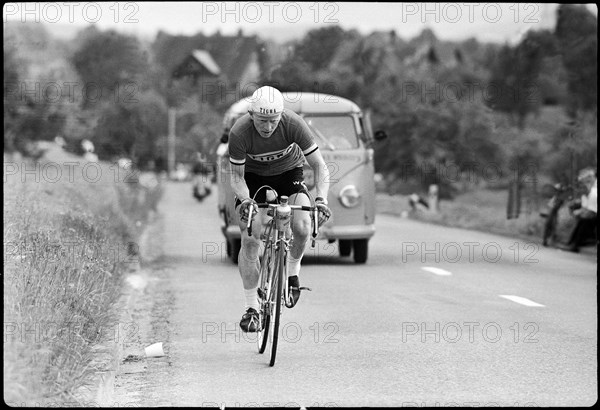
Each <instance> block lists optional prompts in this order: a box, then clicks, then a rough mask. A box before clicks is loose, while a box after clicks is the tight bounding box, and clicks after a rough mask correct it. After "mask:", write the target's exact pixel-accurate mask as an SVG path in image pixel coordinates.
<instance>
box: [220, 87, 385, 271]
mask: <svg viewBox="0 0 600 410" xmlns="http://www.w3.org/2000/svg"><path fill="white" fill-rule="evenodd" d="M283 97H284V105H285V107H286V108H289V109H290V110H292V111H294V112H296V113H297V114H299V115H300V116H301V117H302V118H303V119H304V121H306V123H307V124H308V126H309V127H310V129H311V130H312V131H313V134H314V137H315V140H316V142H317V144H318V145H319V149H320V150H321V153H322V155H323V158H324V159H325V162H326V164H327V166H328V168H329V173H330V180H329V196H328V202H329V204H328V205H329V207H330V209H331V211H332V217H331V218H330V220H329V221H327V223H325V224H324V225H323V226H322V227H320V230H319V236H318V238H317V239H318V240H325V241H328V242H329V243H330V244H331V243H334V242H337V243H338V250H337V251H336V252H339V255H340V256H350V255H352V256H353V258H354V261H355V262H356V263H365V262H366V261H367V257H368V249H369V246H368V244H369V239H371V237H372V236H373V235H374V234H375V181H374V172H375V171H374V164H373V148H372V145H373V144H374V141H375V140H379V139H383V138H385V137H386V135H385V132H383V131H378V132H377V133H375V135H374V134H373V132H372V129H371V124H370V121H369V116H368V115H367V114H366V113H365V112H363V111H362V110H361V109H360V107H358V105H356V104H355V103H354V102H352V101H350V100H348V99H345V98H342V97H338V96H335V95H329V94H319V93H308V92H287V93H283ZM249 107H250V102H249V100H248V99H243V100H240V101H238V102H236V103H234V104H233V105H232V106H231V107H230V108H229V109H228V110H227V112H226V113H225V116H224V119H223V136H222V137H221V144H220V145H219V147H218V149H217V157H218V166H217V172H218V175H217V187H218V210H219V214H220V216H221V218H222V231H223V234H224V236H225V239H226V248H227V255H228V256H229V257H230V258H231V259H232V261H233V262H235V263H237V256H238V253H239V250H240V246H241V239H240V228H239V225H238V220H239V219H238V215H237V213H236V212H235V209H234V194H233V191H232V189H231V185H230V182H231V171H230V168H229V155H228V147H227V141H228V137H229V130H230V129H231V127H232V126H233V124H234V123H235V121H236V120H237V119H238V118H240V117H241V116H242V115H244V114H246V113H247V112H248V109H249ZM304 181H305V183H306V185H307V186H308V188H309V190H310V193H311V194H312V195H313V198H314V196H315V178H314V172H313V170H312V168H311V167H310V166H309V165H308V163H307V162H306V161H305V164H304ZM308 242H309V243H310V242H311V241H310V240H309V241H308ZM328 249H333V248H332V247H331V246H329V247H328Z"/></svg>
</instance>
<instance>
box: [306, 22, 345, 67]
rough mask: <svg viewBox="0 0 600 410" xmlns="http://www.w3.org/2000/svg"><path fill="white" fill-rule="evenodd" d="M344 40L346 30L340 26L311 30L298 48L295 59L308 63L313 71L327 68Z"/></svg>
mask: <svg viewBox="0 0 600 410" xmlns="http://www.w3.org/2000/svg"><path fill="white" fill-rule="evenodd" d="M343 38H344V30H343V29H342V28H341V27H339V26H333V27H325V28H319V29H316V30H311V31H309V32H308V33H307V34H306V36H305V37H304V38H303V39H302V41H300V43H299V44H298V45H297V46H296V49H295V50H294V58H295V59H297V60H300V61H304V62H306V63H307V64H308V65H309V66H310V67H311V68H312V69H313V70H321V69H323V68H326V67H327V66H328V65H329V62H330V61H331V59H332V58H333V56H334V55H335V52H336V50H337V48H338V47H339V45H340V43H341V42H342V40H343Z"/></svg>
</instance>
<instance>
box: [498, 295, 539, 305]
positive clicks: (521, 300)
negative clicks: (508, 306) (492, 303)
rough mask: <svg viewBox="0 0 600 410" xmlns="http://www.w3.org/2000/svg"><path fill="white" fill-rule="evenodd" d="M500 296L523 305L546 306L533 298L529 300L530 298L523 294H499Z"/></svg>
mask: <svg viewBox="0 0 600 410" xmlns="http://www.w3.org/2000/svg"><path fill="white" fill-rule="evenodd" d="M498 296H500V297H501V298H505V299H508V300H512V301H513V302H515V303H520V304H521V305H525V306H532V307H544V305H540V304H539V303H536V302H534V301H533V300H529V299H527V298H523V297H521V296H514V295H498Z"/></svg>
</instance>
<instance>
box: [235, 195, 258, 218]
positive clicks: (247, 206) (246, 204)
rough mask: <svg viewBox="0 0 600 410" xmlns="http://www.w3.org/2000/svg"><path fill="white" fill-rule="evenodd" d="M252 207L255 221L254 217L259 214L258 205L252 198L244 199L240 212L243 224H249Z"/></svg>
mask: <svg viewBox="0 0 600 410" xmlns="http://www.w3.org/2000/svg"><path fill="white" fill-rule="evenodd" d="M250 206H252V207H253V208H254V209H253V211H252V220H254V217H255V216H256V214H257V212H258V205H257V203H256V201H255V200H253V199H251V198H246V199H244V200H243V201H242V204H241V205H240V208H239V210H238V213H239V215H240V219H241V221H242V222H243V223H248V214H249V210H250Z"/></svg>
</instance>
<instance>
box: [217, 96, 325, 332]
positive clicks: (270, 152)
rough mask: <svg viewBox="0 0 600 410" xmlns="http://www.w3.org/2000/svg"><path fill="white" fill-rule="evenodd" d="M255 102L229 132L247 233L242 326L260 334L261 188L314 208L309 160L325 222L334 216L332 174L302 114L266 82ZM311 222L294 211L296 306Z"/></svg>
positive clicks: (291, 278) (291, 265)
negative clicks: (307, 181) (250, 219)
mask: <svg viewBox="0 0 600 410" xmlns="http://www.w3.org/2000/svg"><path fill="white" fill-rule="evenodd" d="M250 102H251V105H250V109H249V111H248V114H245V115H243V116H242V117H240V118H239V119H238V120H237V121H236V123H235V124H234V125H233V126H232V127H231V131H230V132H229V157H230V166H231V187H232V190H233V193H234V194H235V196H236V210H237V211H238V213H239V214H240V229H241V233H242V235H241V236H242V244H241V250H240V254H239V256H238V268H239V271H240V275H241V277H242V284H243V287H244V296H245V300H246V306H245V309H246V311H245V313H244V314H243V316H242V319H241V321H240V328H241V329H242V330H243V331H245V332H255V331H257V330H258V325H259V314H258V310H259V303H258V299H257V288H258V268H259V266H258V253H259V246H260V233H261V231H262V220H263V218H262V217H263V214H264V212H266V210H265V209H260V211H259V210H258V207H257V206H256V203H257V202H258V203H264V202H266V201H267V198H266V189H259V188H260V187H262V186H264V185H268V186H270V187H272V188H273V189H274V190H275V191H276V192H277V193H278V195H280V196H281V195H286V196H288V197H289V203H292V204H294V203H295V204H297V205H305V206H310V205H311V204H310V199H309V197H308V190H307V187H306V185H305V184H304V178H303V172H302V168H303V164H304V159H306V161H307V162H308V164H309V165H310V166H311V168H312V169H313V171H314V173H315V181H316V190H317V194H316V198H315V204H316V205H317V207H318V208H319V211H320V212H319V214H320V219H321V221H320V223H323V222H324V221H326V220H327V219H328V218H329V216H330V215H331V211H330V210H329V208H328V207H327V193H328V190H329V185H328V180H329V178H328V176H329V173H328V170H327V166H326V164H325V161H324V160H323V156H322V155H321V152H320V151H319V147H318V146H317V144H316V142H315V140H314V137H313V135H312V132H311V131H310V128H309V127H308V125H307V124H306V123H305V122H304V120H303V119H302V118H301V117H300V116H299V115H298V114H296V113H294V112H293V111H291V110H289V109H285V108H284V105H283V95H282V94H281V93H280V92H279V90H277V89H276V88H273V87H269V86H265V87H261V88H259V89H257V90H256V91H255V92H254V94H253V95H252V97H250ZM255 195H256V197H255ZM253 198H254V199H253ZM250 206H252V207H254V210H255V211H257V212H258V217H257V218H256V219H255V220H254V222H253V224H254V225H255V228H253V230H252V236H248V234H247V222H248V213H249V212H248V211H249V207H250ZM255 214H256V213H255ZM310 225H311V221H310V216H309V215H308V213H307V212H295V213H294V215H293V218H292V232H293V236H294V239H293V241H292V246H291V249H290V252H289V253H288V259H287V265H288V283H289V294H290V297H291V301H290V304H291V306H292V307H293V306H294V305H295V304H296V302H297V301H298V298H299V297H300V290H301V288H300V281H299V278H298V275H299V273H300V262H301V260H302V256H303V254H304V248H305V245H306V241H307V240H308V236H309V232H310Z"/></svg>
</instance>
